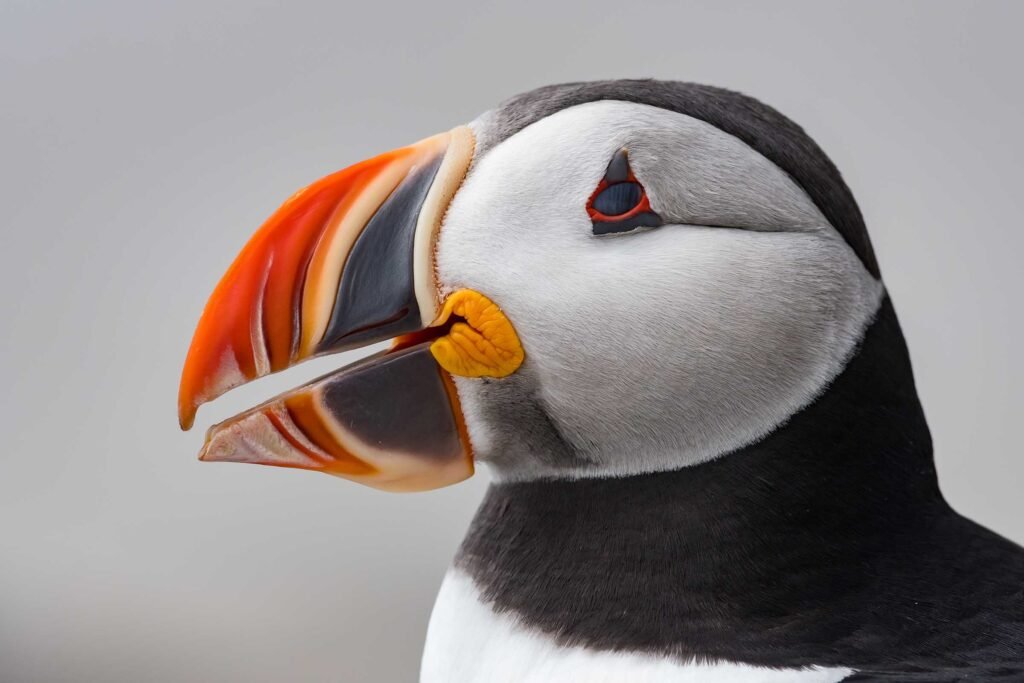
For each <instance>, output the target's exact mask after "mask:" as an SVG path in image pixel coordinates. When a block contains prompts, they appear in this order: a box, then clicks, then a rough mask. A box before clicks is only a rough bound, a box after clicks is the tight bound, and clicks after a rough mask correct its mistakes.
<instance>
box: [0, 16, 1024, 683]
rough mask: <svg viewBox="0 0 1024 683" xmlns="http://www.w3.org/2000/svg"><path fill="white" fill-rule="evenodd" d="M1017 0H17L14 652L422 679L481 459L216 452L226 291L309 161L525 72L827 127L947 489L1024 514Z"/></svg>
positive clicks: (10, 31)
mask: <svg viewBox="0 0 1024 683" xmlns="http://www.w3.org/2000/svg"><path fill="white" fill-rule="evenodd" d="M1022 20H1024V3H1016V2H1007V3H995V2H990V3H956V4H953V3H938V2H922V3H910V2H898V3H896V2H857V3H854V2H850V3H841V4H837V3H821V2H805V3H794V2H787V3H773V4H769V3H762V2H749V3H737V2H733V3H721V2H706V3H694V2H689V3H687V2H679V1H678V0H672V1H667V2H664V3H661V4H657V3H652V4H649V5H646V6H644V5H642V4H639V3H635V2H631V1H629V0H620V1H618V2H609V1H601V2H582V1H581V2H577V3H574V4H571V5H570V4H564V3H559V2H554V1H553V0H545V1H543V2H535V1H533V0H519V1H517V2H515V3H509V4H508V5H507V6H496V5H491V4H489V3H486V2H483V1H482V0H478V1H477V2H460V3H455V2H423V3H408V4H402V5H398V4H393V3H386V2H358V3H347V2H341V1H339V0H331V1H328V2H319V3H300V2H294V3H273V2H249V3H242V2H238V3H229V2H212V3H211V2H207V1H203V2H180V3H175V4H173V5H172V4H169V3H139V2H134V1H125V2H113V1H111V0H103V1H101V2H72V1H69V2H63V3H57V2H42V1H40V0H26V1H23V2H22V1H14V2H12V0H4V1H3V3H2V5H0V55H2V56H0V86H2V89H0V97H2V103H3V105H2V107H0V173H2V174H3V177H2V181H0V199H2V201H0V211H2V216H3V219H2V226H3V232H2V235H3V241H2V249H0V291H2V292H3V296H2V297H0V320H2V321H3V322H2V325H3V327H2V330H0V351H2V353H0V379H2V382H3V389H2V394H0V396H2V399H3V410H2V411H0V438H2V440H3V441H2V443H3V446H2V449H0V463H2V473H0V680H3V681H213V680H216V681H278V680H286V679H289V680H303V681H347V682H348V681H410V680H413V679H414V677H415V672H416V671H417V666H418V661H419V652H420V648H421V645H422V639H423V633H424V630H425V627H426V623H427V618H428V615H429V611H430V606H431V604H432V600H433V596H434V593H435V590H436V588H437V586H438V583H439V581H440V580H441V577H442V574H443V572H444V569H445V566H446V565H447V563H448V560H449V558H450V557H451V555H452V553H453V551H454V550H455V548H456V545H457V543H458V541H459V539H460V538H461V535H462V533H463V531H464V529H465V527H466V524H467V522H468V520H469V518H470V515H471V514H472V512H473V510H474V508H475V506H476V504H477V502H478V500H479V498H480V495H481V493H482V492H483V489H484V487H485V485H486V475H484V476H478V477H477V478H476V479H474V480H472V481H470V482H469V483H467V484H463V485H460V486H457V487H453V488H450V489H447V490H442V491H438V492H434V493H429V494H420V495H408V496H396V495H387V494H382V493H378V492H376V491H372V490H370V489H366V488H361V487H359V486H356V485H354V484H349V483H347V482H343V481H340V480H335V479H332V478H329V477H325V476H321V475H316V474H311V473H305V472H292V471H283V470H279V469H273V468H260V467H245V466H235V465H222V464H212V465H206V464H201V463H198V462H197V461H196V460H195V458H194V454H195V452H196V450H197V449H198V447H199V445H200V443H201V441H202V431H203V429H204V428H205V427H206V426H207V425H209V424H210V423H211V422H212V421H213V420H214V419H220V418H224V417H226V416H228V415H230V414H232V413H234V412H235V411H237V410H240V409H242V408H245V407H248V406H249V405H250V404H251V403H254V402H255V401H257V400H258V399H262V398H265V397H266V396H268V395H270V394H271V393H273V392H276V391H278V390H283V389H285V388H289V387H291V386H293V385H295V384H297V383H298V382H299V381H300V380H301V379H304V378H308V377H310V376H312V375H314V374H318V373H319V372H322V371H324V370H325V369H327V368H330V367H334V366H336V365H338V364H339V363H340V362H341V361H338V360H337V359H328V360H326V361H321V362H319V363H317V364H314V365H313V366H310V367H305V368H303V369H302V370H300V371H298V372H297V373H295V372H293V373H290V374H289V375H288V376H287V377H286V378H284V379H282V378H273V379H272V380H271V381H264V382H260V383H258V385H257V386H253V387H247V388H244V389H242V390H239V391H238V392H237V394H232V395H230V396H229V397H226V398H224V399H222V401H221V402H219V403H218V404H217V405H215V406H212V407H210V408H207V409H204V410H203V411H202V412H200V415H199V421H198V426H199V429H198V430H196V431H195V432H192V433H188V434H182V433H180V432H179V431H178V428H177V425H176V422H175V394H176V390H177V382H178V372H179V370H180V366H181V363H182V360H183V357H184V354H185V350H186V348H187V345H188V342H189V339H190V337H191V334H192V329H193V325H194V323H195V322H196V320H197V318H198V315H199V313H200V310H201V309H202V306H203V303H204V301H205V299H206V296H207V294H208V293H209V292H210V290H211V289H212V287H213V285H214V283H215V282H216V280H217V278H218V277H219V276H220V274H221V273H222V271H223V270H224V268H225V267H226V266H227V264H228V263H229V262H230V260H231V259H232V258H233V256H234V254H235V253H236V252H237V250H238V248H239V247H240V246H241V245H242V244H243V242H244V241H245V239H246V237H247V236H248V235H249V234H250V233H251V232H252V231H253V230H254V229H255V228H256V227H257V226H258V225H259V224H260V223H261V221H262V220H263V219H264V218H265V217H266V216H267V215H268V214H269V213H270V212H271V211H272V210H273V209H274V208H275V207H276V206H277V204H278V203H279V202H280V201H281V200H283V199H284V198H285V197H286V196H287V195H289V194H290V193H291V192H292V191H293V190H295V189H297V188H298V187H300V186H301V185H303V184H305V183H306V182H308V181H310V180H313V179H315V178H317V177H319V176H320V175H322V174H325V173H327V172H329V171H333V170H335V169H338V168H340V167H343V166H345V165H348V164H349V163H352V162H354V161H357V160H359V159H362V158H364V157H366V156H369V155H371V154H374V153H376V152H380V151H384V150H387V149H390V148H393V147H396V146H398V145H401V144H404V143H407V142H410V141H413V140H416V139H418V138H421V137H424V136H426V135H429V134H431V133H434V132H436V131H440V130H445V129H447V128H449V127H451V126H452V125H454V124H457V123H460V122H464V121H467V120H469V119H470V118H472V117H474V116H475V115H476V114H477V113H478V112H480V111H482V110H484V109H486V108H488V107H490V106H491V105H493V104H494V103H496V102H497V101H499V100H501V99H502V98H504V97H506V96H508V95H510V94H513V93H516V92H519V91H522V90H525V89H528V88H531V87H533V86H537V85H541V84H545V83H549V82H558V81H565V80H573V79H593V78H608V77H624V76H657V77H663V78H678V79H686V80H697V81H702V82H708V83H714V84H718V85H723V86H728V87H731V88H736V89H740V90H743V91H746V92H748V93H750V94H753V95H755V96H759V97H761V98H763V99H765V100H766V101H767V102H769V103H771V104H773V105H775V106H777V107H778V108H780V109H781V110H782V111H783V112H785V113H787V114H788V115H790V116H791V117H793V118H794V119H796V120H797V121H798V122H800V123H801V124H803V125H804V126H805V127H806V128H807V129H808V130H809V132H810V133H811V134H812V135H813V136H815V137H816V138H817V140H818V141H819V142H820V143H821V144H822V146H823V147H824V148H825V150H826V151H827V152H828V153H829V154H830V155H831V156H832V158H833V159H834V160H835V161H836V163H837V164H838V165H839V167H840V168H841V169H842V171H843V173H844V174H845V177H846V179H847V181H848V182H849V184H850V186H851V187H852V188H853V191H854V193H855V194H856V196H857V198H858V199H859V201H860V204H861V207H862V208H863V210H864V213H865V215H866V217H867V221H868V225H869V226H870V229H871V234H872V236H873V239H874V243H875V247H876V249H877V251H878V255H879V258H880V261H881V264H882V269H883V272H884V274H885V279H886V282H887V283H888V285H889V288H890V290H891V292H892V294H893V298H894V300H895V303H896V306H897V308H898V310H899V313H900V317H901V319H902V321H903V325H904V328H905V330H906V334H907V337H908V339H909V342H910V346H911V350H912V354H913V359H914V365H915V369H916V371H917V375H918V384H919V387H920V390H921V395H922V398H923V400H924V404H925V408H926V410H927V413H928V417H929V419H930V422H931V426H932V431H933V433H934V436H935V440H936V443H937V458H938V463H939V470H940V474H941V479H942V484H943V487H944V489H945V491H946V493H947V495H948V497H949V498H950V500H951V501H952V502H953V504H954V505H955V506H956V507H957V508H958V509H959V510H961V511H962V512H964V513H966V514H968V515H969V516H971V517H973V518H975V519H977V520H979V521H981V522H983V523H985V524H987V525H989V526H991V527H993V528H994V529H996V530H998V531H999V532H1001V533H1003V534H1006V535H1008V536H1010V537H1011V538H1014V539H1015V540H1017V541H1018V542H1019V541H1022V540H1024V496H1022V495H1021V492H1020V491H1021V483H1022V480H1024V459H1022V458H1021V453H1020V448H1019V446H1018V444H1019V442H1020V437H1019V435H1018V430H1019V428H1020V415H1021V408H1022V406H1024V397H1022V391H1021V388H1020V387H1021V380H1022V379H1024V377H1022V373H1024V367H1022V363H1021V360H1020V358H1021V353H1020V347H1021V336H1022V335H1021V333H1022V331H1024V330H1022V325H1024V322H1022V315H1021V304H1020V293H1021V290H1022V286H1024V268H1022V267H1021V260H1022V247H1024V224H1022V221H1021V220H1020V215H1021V214H1020V212H1021V208H1020V207H1021V197H1022V194H1024V190H1022V185H1024V134H1022V133H1021V130H1020V126H1021V121H1022V120H1024V85H1022V78H1021V74H1020V68H1021V64H1022V62H1024V49H1022V48H1021V40H1020V36H1019V31H1020V27H1021V25H1022Z"/></svg>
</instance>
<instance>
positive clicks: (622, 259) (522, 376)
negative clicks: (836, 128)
mask: <svg viewBox="0 0 1024 683" xmlns="http://www.w3.org/2000/svg"><path fill="white" fill-rule="evenodd" d="M883 295H884V289H883V286H882V284H881V281H880V279H879V276H878V268H877V264H876V262H875V259H874V255H873V253H872V250H871V245H870V242H869V241H868V238H867V233H866V230H865V228H864V224H863V220H862V218H861V216H860V213H859V211H858V210H857V207H856V204H855V203H854V201H853V198H852V196H851V195H850V193H849V190H848V189H847V187H846V185H845V184H844V183H843V181H842V179H841V177H840V176H839V174H838V172H837V171H836V169H835V167H834V166H833V165H832V164H831V162H830V161H829V160H828V159H827V157H826V156H825V155H824V153H822V152H821V150H820V149H819V148H818V147H817V145H816V144H815V143H814V142H813V141H812V140H811V139H810V138H809V137H807V136H806V135H805V134H804V133H803V131H802V130H801V129H800V128H799V127H797V126H796V125H795V124H793V123H792V122H790V121H789V120H788V119H786V118H784V117H783V116H782V115H780V114H779V113H777V112H775V111H774V110H773V109H770V108H769V107H767V106H765V105H763V104H761V103H759V102H757V101H756V100H753V99H751V98H748V97H746V96H743V95H740V94H738V93H733V92H729V91H725V90H720V89H717V88H711V87H708V86H700V85H695V84H689V83H677V82H658V81H606V82H596V83H584V84H568V85H561V86H551V87H547V88H541V89H539V90H535V91H532V92H530V93H526V94H524V95H520V96H518V97H515V98H513V99H511V100H508V101H507V102H505V103H504V104H502V105H501V106H499V107H498V108H497V109H495V110H492V111H490V112H488V113H486V114H484V115H482V116H481V117H479V118H478V119H476V120H475V121H473V122H472V123H470V124H468V125H467V126H461V127H458V128H455V129H453V130H452V131H450V132H449V133H445V134H442V135H439V136H435V137H433V138H428V139H427V140H425V141H422V142H420V143H417V144H415V145H412V146H410V147H406V148H402V149H399V150H396V151H394V152H390V153H387V154H385V155H382V156H380V157H376V158H374V159H371V160H369V161H365V162H362V163H360V164H356V165H355V166H352V167H349V168H347V169H345V170H342V171H339V172H337V173H335V174H333V175H331V176H328V177H326V178H324V179H322V180H320V181H317V182H316V183H314V184H313V185H310V186H309V187H307V188H305V189H304V190H301V191H300V192H299V193H297V194H296V195H294V196H293V197H292V198H291V199H289V200H288V201H287V202H285V204H284V205H283V206H282V207H281V208H280V209H278V211H277V212H276V213H275V214H274V215H273V216H272V217H271V218H270V219H269V220H268V222H267V223H266V224H265V225H264V226H263V227H262V228H261V229H260V230H259V231H258V232H257V233H256V234H255V235H254V236H253V238H252V239H251V240H250V242H249V243H248V244H247V245H246V246H245V248H244V249H243V250H242V252H241V254H240V255H239V256H238V258H237V259H236V261H235V262H234V264H233V265H232V266H231V267H230V268H229V270H228V272H227V273H226V274H225V275H224V277H223V279H222V280H221V282H220V284H219V285H218V286H217V288H216V290H215V291H214V294H213V296H212V297H211V299H210V301H209V303H208V304H207V307H206V309H205V311H204V313H203V316H202V318H201V320H200V323H199V326H198V328H197V330H196V333H195V337H194V339H193V343H192V346H191V348H190V350H189V354H188V358H187V360H186V364H185V369H184V373H183V377H182V383H181V391H180V395H179V416H180V419H181V423H182V425H183V427H188V426H190V425H191V423H192V420H193V417H194V415H195V412H196V409H197V408H198V406H199V405H200V404H202V403H203V402H205V401H208V400H212V399H213V398H216V397H217V396H218V395H220V394H222V393H224V392H225V391H227V390H228V389H230V388H232V387H234V386H237V385H239V384H242V383H244V382H247V381H250V380H252V379H255V378H256V377H259V376H262V375H265V374H268V373H271V372H275V371H278V370H281V369H284V368H286V367H289V366H291V365H294V364H296V363H298V362H301V361H302V360H304V359H306V358H309V357H312V356H316V355H322V354H328V353H333V352H337V351H340V350H345V349H351V348H355V347H359V346H364V345H367V344H371V343H375V342H379V341H382V340H387V339H393V340H394V343H393V345H392V348H391V349H390V350H389V351H387V352H384V353H382V354H378V355H377V356H374V357H371V358H369V359H367V360H364V361H360V362H358V363H356V364H354V365H351V366H348V367H345V368H342V369H340V370H338V371H337V372H335V373H332V374H329V375H327V376H325V377H323V378H320V379H319V380H316V381H314V382H312V383H310V384H309V385H306V386H304V387H301V388H299V389H296V390H294V391H292V392H288V393H286V394H284V395H282V396H280V397H277V398H275V399H272V400H271V401H269V402H268V403H266V404H264V405H262V406H259V407H257V408H254V409H253V410H250V411H247V412H246V413H243V414H242V415H239V416H237V417H235V418H232V419H230V420H228V421H226V422H224V423H221V424H219V425H216V426H214V427H213V428H211V430H210V432H209V434H208V437H207V443H206V445H205V446H204V449H203V453H202V455H201V457H202V458H203V459H206V460H229V461H241V462H254V463H262V464H270V465H279V466H288V467H302V468H308V469H317V470H322V471H325V472H328V473H332V474H337V475H341V476H344V477H347V478H350V479H354V480H357V481H361V482H363V483H367V484H370V485H372V486H377V487H379V488H385V489H390V490H419V489H426V488H433V487H437V486H442V485H445V484H449V483H453V482H456V481H459V480H461V479H464V478H465V477H468V476H469V475H471V474H472V471H473V464H474V462H475V461H481V462H487V463H489V464H490V465H491V467H492V469H493V471H494V473H495V476H496V477H498V478H499V479H505V480H529V479H537V478H580V477H598V476H624V475H629V474H636V473H644V472H656V471H663V470H674V469H679V468H682V467H686V466H689V465H693V464H696V463H700V462H703V461H706V460H709V459H712V458H716V457H719V456H726V457H727V454H728V453H730V452H732V451H735V450H737V449H739V448H741V447H743V446H744V445H747V444H750V443H753V442H756V441H757V440H759V439H761V438H762V437H764V436H765V435H767V434H769V433H771V432H772V431H773V430H775V429H776V428H778V427H779V426H780V425H781V424H783V423H784V422H785V421H786V420H787V419H788V418H789V417H790V416H792V415H793V414H794V413H796V412H797V411H799V410H800V409H801V408H802V407H804V406H806V405H808V404H809V403H810V402H812V401H813V400H814V399H815V398H816V397H817V396H818V395H819V394H820V393H821V392H823V391H824V390H825V389H826V388H827V387H828V385H829V384H830V382H831V381H832V380H833V379H834V378H835V377H836V376H837V374H838V373H839V372H840V371H841V370H842V369H843V368H844V366H845V365H846V363H847V361H848V360H849V358H850V357H851V355H852V354H853V353H854V351H855V349H856V348H857V345H858V343H859V341H860V340H861V339H862V337H863V335H864V332H865V329H866V328H867V326H868V324H869V323H870V322H871V320H872V319H873V317H874V316H875V313H876V312H877V310H878V309H879V305H880V302H881V300H882V298H883Z"/></svg>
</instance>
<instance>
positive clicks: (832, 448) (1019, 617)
mask: <svg viewBox="0 0 1024 683" xmlns="http://www.w3.org/2000/svg"><path fill="white" fill-rule="evenodd" d="M602 99H617V100H625V101H632V102H640V103H645V104H652V105H654V106H659V107H663V108H666V109H671V110H673V111H678V112H681V113H684V114H687V115H690V116H694V117H696V118H700V119H702V120H705V121H707V122H708V123H711V124H713V125H715V126H718V127H719V128H721V129H722V130H724V131H726V132H728V133H731V134H733V135H735V136H736V137H738V138H740V139H741V140H743V141H745V142H746V143H747V144H749V145H750V146H751V147H753V148H754V149H756V150H757V151H758V152H760V153H761V154H763V155H764V156H766V157H767V158H768V159H770V160H771V161H773V162H774V163H776V164H777V165H778V166H779V167H780V168H782V169H783V170H784V171H786V172H787V173H789V174H790V176H791V177H793V178H794V180H796V181H797V182H798V184H800V185H801V186H802V187H803V188H804V189H805V190H806V191H807V193H808V195H809V196H810V197H811V199H812V200H813V201H815V203H816V204H817V205H818V206H819V208H820V209H821V210H822V212H823V213H824V214H825V216H826V217H827V218H828V219H829V220H830V222H831V223H832V224H833V226H834V227H835V228H836V229H837V231H838V232H839V233H840V234H841V235H842V236H843V237H844V238H845V239H846V240H847V242H848V243H849V244H850V245H851V247H852V248H853V249H854V251H855V252H856V253H857V254H858V256H859V257H860V258H861V260H862V261H863V263H864V265H865V267H866V268H867V269H868V270H869V271H870V272H871V273H872V274H873V275H875V276H877V275H878V265H877V262H876V261H875V257H874V253H873V251H872V248H871V244H870V241H869V239H868V235H867V230H866V228H865V226H864V222H863V219H862V217H861V213H860V211H859V209H858V208H857V205H856V202H855V201H854V199H853V196H852V194H851V193H850V191H849V189H848V188H847V187H846V184H845V183H844V182H843V180H842V177H841V176H840V175H839V172H838V171H837V170H836V169H835V167H834V165H833V164H832V163H831V161H830V160H829V159H828V158H827V157H826V156H825V154H824V153H823V152H822V151H821V150H820V148H818V146H817V145H816V144H815V143H814V142H813V140H811V139H810V138H809V137H808V136H807V135H806V134H805V133H804V132H803V131H802V129H800V128H799V127H798V126H796V124H794V123H792V122H791V121H789V120H788V119H786V118H785V117H783V116H782V115H781V114H779V113H778V112H775V111H774V110H773V109H771V108H770V107H767V106H765V105H763V104H761V103H760V102H757V101H756V100H753V99H752V98H749V97H746V96H744V95H740V94H738V93H732V92H729V91H725V90H720V89H717V88H710V87H707V86H699V85H694V84H688V83H668V82H658V81H610V82H599V83H581V84H569V85H562V86H551V87H549V88H541V89H539V90H536V91H533V92H531V93H527V94H525V95H521V96H519V97H516V98H513V99H511V100H509V101H508V102H506V103H505V105H503V106H502V107H501V108H499V109H498V110H497V111H496V112H495V113H494V114H493V115H492V118H491V121H490V124H489V131H490V134H489V136H486V137H485V138H484V141H483V143H482V148H481V150H480V151H481V153H482V152H486V149H487V148H488V146H493V145H494V144H497V143H498V142H500V140H502V139H504V138H506V137H508V136H509V135H512V134H514V133H515V132H517V131H518V130H521V129H522V128H523V127H525V126H527V125H529V124H530V123H533V122H535V121H537V120H539V119H541V118H543V117H545V116H548V115H550V114H552V113H554V112H555V111H558V110H559V109H562V108H565V107H567V106H572V105H574V104H580V103H583V102H589V101H595V100H602ZM456 563H457V566H458V567H460V568H461V569H462V570H464V571H465V572H467V573H468V574H469V575H470V576H472V577H473V579H474V580H475V582H476V583H477V584H478V586H479V587H480V589H481V591H482V594H483V596H484V597H485V598H486V600H487V601H489V603H490V604H491V605H492V606H493V607H494V608H495V609H497V610H498V611H502V612H513V613H514V614H515V615H517V617H518V618H520V619H522V620H523V622H524V623H526V624H529V625H530V626H532V627H534V628H537V629H539V630H541V631H543V632H545V633H547V634H549V635H550V636H552V637H554V638H555V639H556V640H557V641H558V642H560V643H562V644H566V645H569V644H573V645H583V646H588V647H594V648H599V649H606V650H629V651H642V652H651V653H658V654H665V653H668V654H671V655H673V656H675V657H678V658H680V659H683V660H689V659H692V658H696V659H698V660H706V659H708V660H717V659H723V660H729V661H736V662H745V663H750V664H756V665H762V666H770V667H780V668H786V667H794V666H811V665H819V666H838V667H849V668H853V669H855V670H856V671H857V673H856V674H855V676H854V677H853V678H851V679H850V680H854V681H931V682H935V683H943V682H947V681H949V682H952V681H988V680H992V681H996V680H998V681H1017V680H1024V549H1022V548H1021V547H1020V546H1018V545H1016V544H1014V543H1012V542H1011V541H1008V540H1007V539H1004V538H1002V537H1000V536H998V535H997V534H995V533H993V532H991V531H989V530H987V529H984V528H983V527H981V526H979V525H977V524H975V523H973V522H971V521H970V520H967V519H966V518H964V517H962V516H961V515H959V514H957V513H956V512H955V511H954V510H952V509H951V508H950V506H949V505H948V504H947V503H946V501H945V500H944V498H943V496H942V494H941V492H940V490H939V486H938V481H937V477H936V472H935V467H934V461H933V453H932V443H931V437H930V435H929V431H928V426H927V423H926V421H925V417H924V414H923V412H922V410H921V406H920V402H919V400H918V397H917V392H916V389H915V386H914V379H913V374H912V370H911V365H910V358H909V355H908V352H907V349H906V345H905V342H904V339H903V335H902V332H901V331H900V327H899V323H898V321H897V318H896V314H895V311H894V309H893V307H892V304H891V303H890V302H889V300H888V298H886V299H885V300H884V301H883V304H882V306H881V308H880V310H879V312H878V314H877V316H876V318H875V320H874V322H873V323H872V324H871V325H870V326H869V328H868V330H867V332H866V333H865V337H864V339H863V340H862V341H861V343H860V345H859V347H858V349H857V350H856V352H855V353H854V354H853V356H852V358H851V360H850V361H849V363H848V365H847V367H846V368H845V369H844V370H843V371H842V372H841V373H840V374H839V376H838V377H837V378H836V379H835V380H834V381H833V382H832V383H831V385H830V386H829V387H827V388H826V389H825V390H824V391H823V393H822V394H821V395H820V396H819V397H818V398H817V399H816V400H814V401H813V402H812V403H811V404H810V405H808V406H807V407H806V408H804V409H803V410H801V411H800V412H798V413H797V414H796V415H793V416H792V417H791V418H790V419H789V420H788V421H787V422H786V423H785V424H783V425H782V426H780V427H779V428H778V429H777V430H776V431H775V432H773V433H772V434H770V435H768V436H767V437H765V438H764V439H763V440H761V441H760V442H758V443H756V444H753V445H750V446H747V447H744V448H742V449H740V450H739V451H736V452H734V453H731V454H727V455H723V456H721V457H719V458H717V459H715V460H712V461H710V462H706V463H703V464H700V465H697V466H693V467H688V468H684V469H680V470H677V471H671V472H661V473H653V474H646V475H640V476H633V477H624V478H604V479H578V480H559V481H554V480H552V481H533V482H524V483H500V484H495V485H492V487H491V489H490V491H489V492H488V494H487V497H486V499H485V501H484V503H483V505H482V507H481V509H480V511H479V512H478V514H477V516H476V518H475V519H474V521H473V524H472V527H471V530H470V533H469V535H468V536H467V538H466V540H465V542H464V544H463V546H462V548H461V550H460V552H459V556H458V558H457V560H456Z"/></svg>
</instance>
